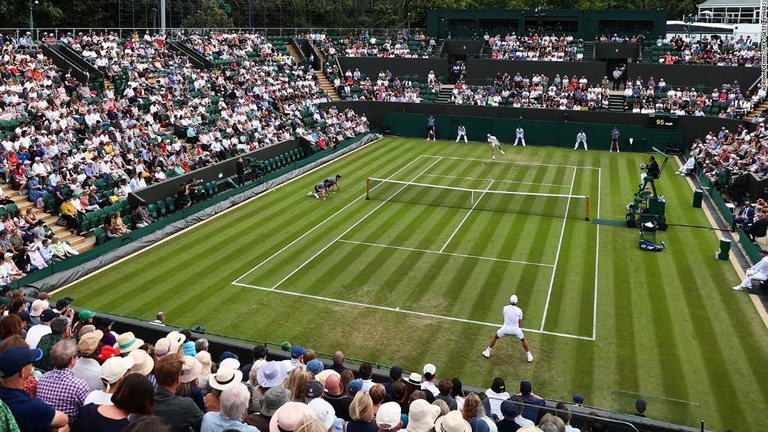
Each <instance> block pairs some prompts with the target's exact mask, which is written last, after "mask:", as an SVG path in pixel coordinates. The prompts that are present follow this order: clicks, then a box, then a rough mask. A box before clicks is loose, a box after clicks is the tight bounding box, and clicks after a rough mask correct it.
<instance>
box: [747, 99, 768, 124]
mask: <svg viewBox="0 0 768 432" xmlns="http://www.w3.org/2000/svg"><path fill="white" fill-rule="evenodd" d="M766 110H768V102H763V103H761V104H760V105H758V106H757V108H755V109H754V111H752V112H751V113H749V114H747V116H746V118H745V120H747V121H752V119H754V118H755V116H756V115H758V114H762V113H763V112H764V111H766Z"/></svg>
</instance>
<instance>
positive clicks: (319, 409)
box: [307, 398, 381, 430]
mask: <svg viewBox="0 0 768 432" xmlns="http://www.w3.org/2000/svg"><path fill="white" fill-rule="evenodd" d="M307 406H308V407H310V408H312V411H314V412H315V417H316V418H317V419H318V420H320V422H321V423H322V424H323V426H324V427H325V430H328V429H330V428H331V426H333V422H334V421H335V420H336V411H335V410H334V409H333V405H331V404H330V403H328V401H326V400H325V399H321V398H317V399H312V400H311V401H309V403H307ZM379 409H381V408H379Z"/></svg>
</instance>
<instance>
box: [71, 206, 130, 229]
mask: <svg viewBox="0 0 768 432" xmlns="http://www.w3.org/2000/svg"><path fill="white" fill-rule="evenodd" d="M116 211H119V212H120V215H121V216H122V217H123V219H125V218H126V217H127V218H129V219H130V214H131V204H130V203H129V202H128V200H122V201H118V202H116V203H114V204H112V205H111V206H109V207H104V208H102V209H99V210H94V211H91V212H88V213H86V214H84V215H83V216H81V217H80V232H81V233H86V232H88V231H91V230H93V229H95V228H97V227H100V226H102V225H104V220H105V219H106V218H107V217H108V216H109V215H111V214H112V213H114V212H116Z"/></svg>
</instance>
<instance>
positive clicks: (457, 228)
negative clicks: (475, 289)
mask: <svg viewBox="0 0 768 432" xmlns="http://www.w3.org/2000/svg"><path fill="white" fill-rule="evenodd" d="M491 186H493V180H491V183H489V184H488V187H487V188H485V190H484V191H483V193H482V194H480V197H479V198H477V200H476V201H475V203H474V204H473V205H472V208H471V209H469V211H468V212H467V214H466V215H464V219H462V220H461V222H460V223H459V226H457V227H456V229H455V230H453V234H451V236H450V237H448V240H447V241H446V242H445V244H444V245H443V247H441V248H440V253H443V251H444V250H445V248H446V247H447V246H448V243H450V242H451V240H453V237H454V236H455V235H456V233H457V232H459V230H460V229H461V226H462V225H464V222H466V221H467V219H469V215H471V214H472V210H474V209H475V207H477V205H478V204H479V203H480V200H481V199H483V197H484V196H485V193H486V192H488V189H490V188H491ZM473 195H474V192H473Z"/></svg>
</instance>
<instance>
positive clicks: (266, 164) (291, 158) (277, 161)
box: [251, 148, 319, 173]
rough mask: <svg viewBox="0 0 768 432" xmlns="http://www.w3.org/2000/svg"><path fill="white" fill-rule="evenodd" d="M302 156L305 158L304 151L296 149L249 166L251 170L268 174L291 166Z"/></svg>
mask: <svg viewBox="0 0 768 432" xmlns="http://www.w3.org/2000/svg"><path fill="white" fill-rule="evenodd" d="M318 150H319V148H318ZM304 156H305V153H304V149H303V148H296V149H293V150H291V151H289V152H287V153H283V154H281V155H280V156H277V157H273V158H270V159H267V160H265V161H255V162H254V163H253V165H252V166H251V169H254V168H258V169H261V170H262V171H264V172H267V173H270V172H273V171H277V170H279V169H280V168H284V167H286V166H288V165H290V164H293V163H295V162H297V161H298V160H299V159H303V158H304Z"/></svg>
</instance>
